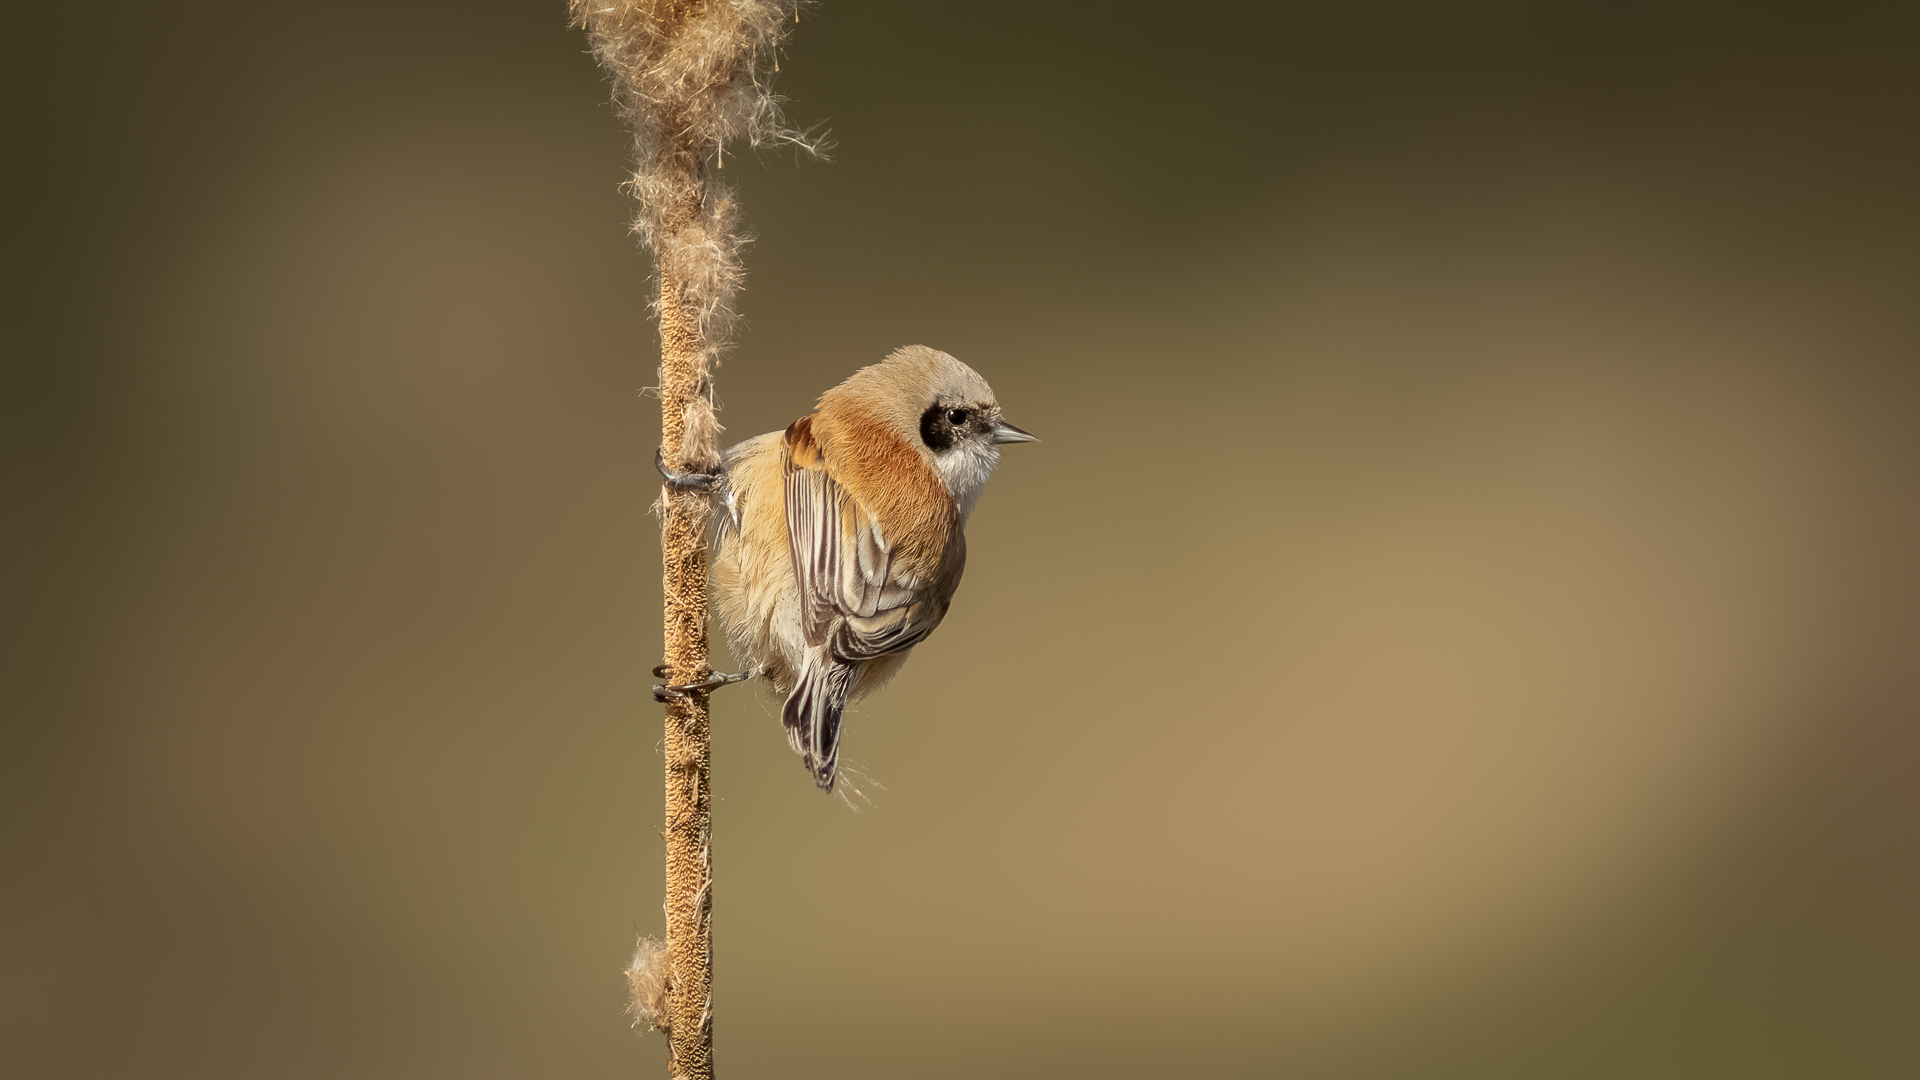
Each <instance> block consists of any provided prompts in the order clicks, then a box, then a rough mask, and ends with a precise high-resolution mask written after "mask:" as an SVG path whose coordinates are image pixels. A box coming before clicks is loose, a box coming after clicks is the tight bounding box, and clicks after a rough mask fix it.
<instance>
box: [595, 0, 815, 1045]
mask: <svg viewBox="0 0 1920 1080" xmlns="http://www.w3.org/2000/svg"><path fill="white" fill-rule="evenodd" d="M568 6H569V8H570V10H571V11H572V14H573V20H574V22H575V24H577V25H579V26H581V27H582V28H584V29H585V30H586V31H587V37H588V40H590V41H591V42H592V43H593V52H594V56H595V57H596V58H598V59H599V61H600V65H601V66H602V67H603V68H605V69H606V71H607V73H608V75H610V76H611V77H612V82H613V100H614V104H615V106H616V107H618V108H619V110H620V113H621V115H622V116H623V117H625V118H626V119H627V120H628V121H629V122H630V123H631V124H632V125H633V143H634V170H633V179H632V181H631V182H630V183H629V185H628V186H629V190H631V191H632V192H633V194H634V195H635V196H636V197H637V198H638V200H639V204H640V212H639V215H638V216H637V218H636V220H635V222H634V227H635V229H636V231H638V232H639V233H640V235H641V237H642V238H643V239H644V240H645V242H646V244H647V246H648V247H650V248H651V249H652V250H653V256H654V264H655V267H656V268H657V269H658V271H659V275H660V278H659V280H660V296H659V305H658V309H657V310H658V313H659V316H660V449H661V457H662V459H663V460H664V461H665V462H666V464H667V465H668V466H669V467H670V468H673V469H675V470H679V471H683V472H684V471H694V472H711V471H712V470H715V469H717V468H719V466H720V449H719V438H718V436H719V432H720V425H719V423H718V421H717V420H716V419H715V417H714V411H713V381H712V364H713V363H714V361H715V359H716V357H718V356H719V354H720V352H721V351H722V350H723V349H724V348H725V346H726V344H727V337H728V333H729V329H730V327H731V326H732V324H733V320H734V318H735V315H734V308H733V298H734V293H735V292H736V291H737V289H738V288H739V284H740V261H739V249H740V245H741V243H742V242H743V241H742V234H741V230H740V229H739V227H738V223H737V220H736V216H737V215H736V210H735V207H734V202H733V199H732V198H731V196H730V195H729V194H728V192H727V191H726V189H725V187H724V186H723V185H721V184H719V183H718V182H716V181H715V179H714V177H713V175H712V174H711V173H710V172H709V167H708V163H709V162H716V163H717V162H719V161H720V160H721V159H722V154H723V153H724V152H725V150H726V144H727V142H728V140H730V139H746V140H747V141H749V142H751V143H753V144H754V145H756V146H764V145H769V144H784V145H790V146H794V147H797V148H799V149H801V150H805V151H808V152H813V153H817V152H819V144H818V142H817V141H816V140H814V139H812V138H810V137H809V136H808V135H806V134H805V133H803V132H798V131H794V130H793V129H791V128H789V127H787V126H786V124H785V123H784V122H783V121H782V120H781V118H780V108H779V102H778V100H777V99H775V98H774V96H773V94H772V91H771V90H770V88H769V80H770V79H771V78H772V69H773V68H774V67H775V65H774V64H773V56H774V51H775V50H776V49H777V48H778V47H779V45H780V42H781V40H782V38H784V37H785V35H786V34H787V33H788V32H789V27H790V25H791V23H792V21H793V20H794V19H795V18H797V17H798V10H799V7H798V0H569V5H568ZM656 505H657V508H658V509H659V511H660V548H661V553H662V556H663V558H664V560H665V575H664V579H663V584H664V586H665V593H666V604H665V610H666V657H665V659H666V670H667V682H668V683H670V684H672V683H681V684H684V683H693V682H699V681H700V680H702V679H704V678H706V676H707V675H708V674H709V673H710V671H711V669H710V668H709V666H708V663H707V544H706V530H707V521H708V517H709V515H710V514H711V513H712V507H711V505H710V504H709V502H708V499H707V497H706V496H704V495H700V494H696V493H694V492H690V491H686V490H682V489H678V488H675V487H673V486H671V485H668V486H667V487H666V488H664V489H663V490H662V492H661V495H660V501H659V503H658V504H656ZM666 729H667V737H666V742H665V750H666V759H667V760H666V785H667V800H666V801H667V827H666V831H665V832H664V833H663V834H662V835H663V836H664V837H665V839H666V843H667V898H666V905H665V906H666V917H667V934H666V938H667V940H666V947H665V949H664V950H662V949H660V948H659V946H658V944H657V943H655V942H651V941H648V940H646V939H642V941H641V943H640V946H639V948H638V950H637V951H636V952H635V954H634V962H633V966H632V967H631V968H630V969H629V971H628V973H627V975H628V980H629V983H630V984H631V986H632V989H633V1004H632V1009H633V1014H634V1018H635V1020H636V1021H637V1022H639V1023H640V1024H643V1025H646V1026H651V1027H657V1028H661V1029H664V1030H665V1031H666V1034H667V1046H668V1051H667V1052H668V1059H667V1062H668V1068H669V1069H670V1071H671V1074H672V1075H673V1076H674V1077H676V1078H679V1077H688V1078H695V1080H707V1078H710V1077H712V1076H713V931H712V926H711V920H712V910H713V856H712V850H713V849H712V844H711V842H710V841H711V838H712V823H711V818H710V816H709V811H710V810H711V806H712V794H711V791H710V789H709V786H708V782H707V781H708V767H709V764H710V762H711V758H712V754H711V750H710V747H709V745H708V741H707V732H708V712H707V693H706V692H705V691H694V692H692V693H691V694H690V695H688V696H686V697H678V698H672V699H670V700H669V701H668V703H667V719H666ZM663 952H664V956H663V955H662V953H663Z"/></svg>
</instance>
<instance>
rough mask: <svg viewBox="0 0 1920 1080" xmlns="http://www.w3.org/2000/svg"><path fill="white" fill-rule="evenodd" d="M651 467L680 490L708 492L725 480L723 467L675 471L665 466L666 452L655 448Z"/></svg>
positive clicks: (725, 475) (717, 488)
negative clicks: (699, 470) (703, 470)
mask: <svg viewBox="0 0 1920 1080" xmlns="http://www.w3.org/2000/svg"><path fill="white" fill-rule="evenodd" d="M653 467H654V468H656V469H659V470H660V475H661V476H664V477H666V478H667V483H669V484H672V485H673V486H674V487H677V488H679V489H681V490H682V491H698V492H700V493H702V494H708V493H711V492H714V491H718V490H719V489H720V485H722V484H724V483H726V482H727V473H726V470H724V469H720V470H716V471H714V472H694V471H692V470H688V471H687V472H675V471H674V470H672V469H669V468H667V457H666V452H665V451H663V450H655V451H654V452H653Z"/></svg>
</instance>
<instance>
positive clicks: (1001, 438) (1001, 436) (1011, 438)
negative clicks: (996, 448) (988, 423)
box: [993, 419, 1040, 443]
mask: <svg viewBox="0 0 1920 1080" xmlns="http://www.w3.org/2000/svg"><path fill="white" fill-rule="evenodd" d="M993 441H994V442H996V443H1010V442H1039V441H1040V439H1039V438H1038V437H1037V436H1034V435H1029V434H1027V433H1026V432H1024V431H1021V430H1020V429H1019V428H1017V427H1014V426H1013V425H1012V424H1009V423H1007V422H1006V421H1005V420H997V419H996V420H995V421H994V422H993Z"/></svg>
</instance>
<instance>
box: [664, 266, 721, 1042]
mask: <svg viewBox="0 0 1920 1080" xmlns="http://www.w3.org/2000/svg"><path fill="white" fill-rule="evenodd" d="M679 291H680V287H679V283H678V282H677V281H676V280H675V279H674V278H673V277H672V276H671V275H669V274H668V273H666V272H665V271H664V270H663V271H662V272H661V274H660V418H661V433H662V440H661V441H662V450H663V451H664V456H665V458H666V461H667V463H668V464H669V465H670V466H672V467H674V468H685V467H686V458H687V457H689V456H694V457H703V456H708V455H710V454H711V451H710V450H709V451H708V455H701V454H694V455H689V454H687V450H688V449H689V448H688V447H686V446H684V445H683V444H684V441H685V440H684V438H683V436H684V434H685V431H686V427H687V424H686V423H685V416H686V412H687V409H688V408H689V406H693V407H698V406H697V405H696V404H695V399H696V398H697V397H698V396H699V394H700V384H701V382H702V381H703V379H704V376H705V365H704V364H703V363H702V362H701V361H702V356H703V352H704V350H703V347H702V342H701V340H700V334H699V327H698V324H697V323H696V322H695V321H694V320H693V319H691V318H689V317H688V313H687V311H686V307H685V305H684V304H683V303H682V302H681V298H680V295H679ZM662 503H663V506H662V513H661V522H660V548H661V552H662V555H663V556H664V560H665V579H664V582H663V584H664V586H665V593H666V605H665V610H666V663H667V669H668V672H667V674H668V679H669V681H671V682H674V683H691V682H698V681H699V680H701V679H703V678H705V677H706V675H707V673H708V670H709V668H708V663H707V545H706V535H705V534H706V519H707V504H706V500H705V497H704V496H701V495H697V494H693V493H691V492H684V491H675V490H674V489H672V488H671V487H669V488H667V489H665V492H664V495H663V497H662ZM666 728H667V730H666V743H665V749H666V759H667V760H666V766H667V775H666V791H667V815H666V822H667V828H666V842H667V898H666V915H667V964H668V973H667V975H668V977H667V1015H666V1016H665V1017H663V1018H662V1021H663V1022H662V1023H661V1025H660V1026H662V1027H664V1028H665V1029H666V1032H667V1046H668V1051H667V1052H668V1058H667V1061H668V1069H669V1072H670V1075H672V1076H674V1077H690V1078H700V1080H706V1078H710V1077H712V1076H713V1010H712V1002H713V993H712V988H713V936H712V928H711V924H710V922H709V916H710V914H711V912H712V904H713V873H712V871H713V863H712V847H711V844H710V842H709V841H710V839H711V836H712V824H711V822H712V819H711V816H710V811H711V809H712V791H711V788H710V787H709V785H708V782H707V781H708V775H709V768H710V765H711V762H712V750H711V747H710V745H709V742H708V737H707V735H708V701H707V694H706V692H705V691H698V692H695V693H692V694H689V695H688V696H686V697H684V698H677V699H674V700H671V701H669V702H668V704H667V718H666Z"/></svg>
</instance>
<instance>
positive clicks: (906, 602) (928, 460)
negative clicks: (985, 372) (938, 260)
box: [656, 345, 1035, 791]
mask: <svg viewBox="0 0 1920 1080" xmlns="http://www.w3.org/2000/svg"><path fill="white" fill-rule="evenodd" d="M1033 441H1035V439H1034V437H1033V436H1032V435H1029V434H1027V433H1026V432H1025V431H1022V430H1020V429H1019V428H1017V427H1014V426H1013V425H1012V424H1009V423H1007V422H1006V421H1005V420H1003V419H1001V416H1000V404H999V402H998V401H996V400H995V399H994V396H993V389H992V388H991V387H989V386H988V385H987V381H986V380H985V379H983V378H981V377H980V375H979V373H978V372H976V371H974V370H973V369H972V368H970V367H968V366H967V365H965V364H963V363H961V362H960V361H958V360H956V359H954V358H953V357H951V356H949V355H947V354H946V353H943V352H939V351H937V350H935V349H930V348H927V347H926V346H924V345H909V346H907V347H906V348H903V349H899V350H896V351H895V352H894V353H893V354H892V355H890V356H888V357H887V358H886V359H885V360H882V361H881V362H880V363H878V364H874V365H872V366H870V367H864V368H861V369H860V370H859V371H856V372H854V373H853V374H852V375H850V376H848V377H847V380H846V381H845V382H843V383H841V384H840V385H838V386H836V387H834V388H833V389H831V390H829V391H827V392H826V393H824V394H822V395H821V396H820V404H819V407H818V408H816V409H815V410H814V411H813V412H812V413H811V414H809V415H807V416H803V417H801V418H800V419H798V420H795V421H794V422H793V423H792V424H790V425H788V427H787V429H786V430H785V431H771V432H768V433H767V434H765V435H761V436H758V437H756V438H752V439H748V440H746V441H745V442H742V443H739V444H738V445H736V446H733V447H730V448H728V450H727V451H726V452H725V453H724V454H723V455H722V475H721V476H718V477H716V476H711V475H706V474H698V473H673V472H670V471H668V470H667V469H666V468H665V467H664V466H662V469H661V471H662V472H663V473H666V474H667V479H668V480H669V481H670V482H673V483H677V484H680V485H682V486H686V487H694V488H697V489H699V490H711V491H715V492H716V493H719V494H721V495H723V496H724V498H725V500H726V502H727V513H726V515H725V517H724V520H723V521H722V523H721V526H720V529H719V532H718V535H717V542H718V545H719V551H718V555H717V558H716V559H715V560H714V584H715V587H716V588H715V591H716V593H717V596H718V608H719V614H720V621H721V623H722V624H723V625H724V626H725V628H726V632H727V638H728V640H729V641H731V642H732V644H733V651H734V655H735V656H737V657H740V658H743V659H744V660H745V661H746V662H747V663H748V664H750V665H751V667H750V668H749V670H748V671H747V672H745V673H743V674H741V675H737V676H716V677H714V678H711V679H708V680H707V681H706V682H705V683H701V684H696V686H698V687H701V688H708V687H711V686H717V685H724V684H725V683H727V682H732V681H738V680H739V679H742V678H749V677H752V676H754V675H759V676H762V677H764V678H765V679H766V680H767V681H768V682H769V683H770V684H771V685H772V687H773V689H774V690H775V692H777V693H780V694H784V695H785V696H786V704H785V705H784V706H783V707H782V708H781V710H780V719H781V722H782V723H783V724H784V725H785V727H786V731H787V741H788V742H790V743H791V744H792V745H793V749H794V751H795V752H797V753H798V754H800V756H801V758H802V759H803V761H804V762H805V764H806V767H807V769H808V771H810V772H811V773H812V774H813V778H814V782H815V783H816V784H818V785H819V786H820V788H821V789H822V790H825V791H832V790H833V781H834V771H835V767H836V764H837V762H838V760H839V755H840V715H841V712H842V711H843V710H844V709H845V708H846V706H847V703H848V702H850V701H853V700H856V699H858V698H861V697H864V696H865V695H867V694H869V693H871V692H873V691H874V690H877V689H879V688H880V687H881V686H882V685H883V684H885V683H886V681H887V680H888V679H890V678H892V677H893V675H894V674H895V673H896V672H898V671H899V670H900V668H901V666H902V665H903V664H905V663H906V659H907V654H908V653H909V652H910V651H911V650H912V649H913V647H914V646H915V645H918V644H919V643H920V642H921V641H924V640H925V639H926V637H927V635H929V634H931V633H933V630H934V628H935V627H937V626H939V625H940V620H941V619H943V618H945V617H946V614H947V606H948V605H949V604H950V603H952V601H953V593H954V590H955V589H956V588H958V587H959V585H960V574H961V572H962V571H963V570H964V569H965V568H966V562H967V540H966V533H965V528H966V524H967V517H968V515H969V514H971V513H972V512H973V507H974V504H975V503H976V502H978V501H979V499H980V491H981V488H983V487H984V486H985V485H986V482H987V477H988V475H990V474H991V473H992V472H993V467H994V465H995V464H996V463H998V462H999V460H1000V446H1001V445H1002V444H1004V443H1018V442H1033ZM694 688H695V687H694V686H689V687H664V688H660V689H659V690H657V691H656V694H658V693H659V692H660V691H669V692H671V691H681V690H687V689H694Z"/></svg>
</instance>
